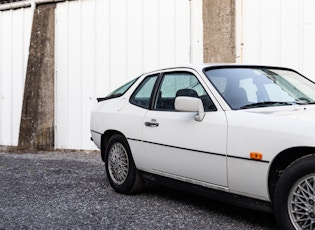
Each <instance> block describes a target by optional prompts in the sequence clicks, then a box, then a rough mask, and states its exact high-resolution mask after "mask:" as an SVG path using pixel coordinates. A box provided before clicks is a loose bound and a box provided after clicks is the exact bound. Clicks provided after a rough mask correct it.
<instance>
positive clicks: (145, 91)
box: [130, 75, 158, 109]
mask: <svg viewBox="0 0 315 230" xmlns="http://www.w3.org/2000/svg"><path fill="white" fill-rule="evenodd" d="M157 77H158V75H152V76H149V77H147V78H145V79H144V80H143V81H142V82H141V84H140V86H139V87H138V88H137V89H136V91H135V92H134V93H133V95H132V96H131V97H130V103H131V104H134V105H136V106H139V107H141V108H144V109H149V107H150V101H151V95H152V90H153V88H154V85H155V82H156V79H157Z"/></svg>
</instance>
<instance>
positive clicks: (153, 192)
mask: <svg viewBox="0 0 315 230" xmlns="http://www.w3.org/2000/svg"><path fill="white" fill-rule="evenodd" d="M143 195H145V196H158V197H159V198H163V199H166V200H172V201H175V202H180V203H184V204H186V205H192V206H194V207H197V208H198V209H202V210H206V211H207V212H209V213H210V212H211V213H215V214H217V215H218V216H226V217H227V218H231V219H234V220H239V221H241V222H243V223H245V224H246V225H250V226H259V227H261V228H262V229H279V227H278V225H277V222H276V219H275V216H274V214H272V213H266V212H262V211H257V210H252V209H248V208H244V207H240V206H236V205H231V204H228V203H224V202H220V201H217V200H213V199H210V198H206V197H202V196H199V195H195V194H191V193H188V192H185V191H181V190H176V189H173V188H169V187H165V186H163V185H159V184H148V185H146V188H145V191H144V193H143Z"/></svg>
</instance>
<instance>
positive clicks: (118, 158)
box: [105, 134, 143, 194]
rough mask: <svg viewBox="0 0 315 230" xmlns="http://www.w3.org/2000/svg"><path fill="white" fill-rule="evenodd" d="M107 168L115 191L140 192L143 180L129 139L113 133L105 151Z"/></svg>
mask: <svg viewBox="0 0 315 230" xmlns="http://www.w3.org/2000/svg"><path fill="white" fill-rule="evenodd" d="M105 154H106V155H105V170H106V174H107V177H108V180H109V182H110V184H111V186H112V187H113V188H114V189H115V191H117V192H119V193H124V194H130V193H136V192H139V191H140V190H141V189H142V187H143V182H142V180H141V178H140V175H139V172H138V170H137V168H136V166H135V163H134V161H133V158H132V155H131V151H130V148H129V145H128V142H127V140H126V139H125V138H124V137H123V136H121V135H118V134H115V135H113V136H112V137H111V138H110V139H109V142H108V148H107V149H106V152H105Z"/></svg>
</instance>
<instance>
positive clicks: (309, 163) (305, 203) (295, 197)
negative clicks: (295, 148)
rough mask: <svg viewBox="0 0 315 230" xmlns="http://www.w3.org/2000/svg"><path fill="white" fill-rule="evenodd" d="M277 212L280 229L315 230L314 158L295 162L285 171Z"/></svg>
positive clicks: (278, 189) (279, 185)
mask: <svg viewBox="0 0 315 230" xmlns="http://www.w3.org/2000/svg"><path fill="white" fill-rule="evenodd" d="M274 211H275V215H276V217H277V221H278V223H279V226H280V228H281V229H286V230H290V229H297V230H302V229H303V230H305V229H315V155H309V156H306V157H303V158H301V159H299V160H297V161H295V162H294V163H293V164H291V165H290V166H289V167H288V168H287V169H286V170H285V171H284V172H283V174H282V175H281V177H280V179H279V181H278V183H277V185H276V189H275V196H274Z"/></svg>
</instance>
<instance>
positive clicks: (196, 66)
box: [145, 63, 292, 75]
mask: <svg viewBox="0 0 315 230" xmlns="http://www.w3.org/2000/svg"><path fill="white" fill-rule="evenodd" d="M208 67H209V68H211V67H260V68H261V67H265V68H282V69H289V70H292V69H291V68H286V67H280V66H271V65H259V64H244V63H200V64H182V65H174V66H166V67H163V68H160V69H156V70H154V71H149V72H146V73H145V75H147V74H150V73H156V72H159V71H166V70H172V69H180V68H188V69H195V70H200V71H202V70H203V69H204V68H208Z"/></svg>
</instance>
